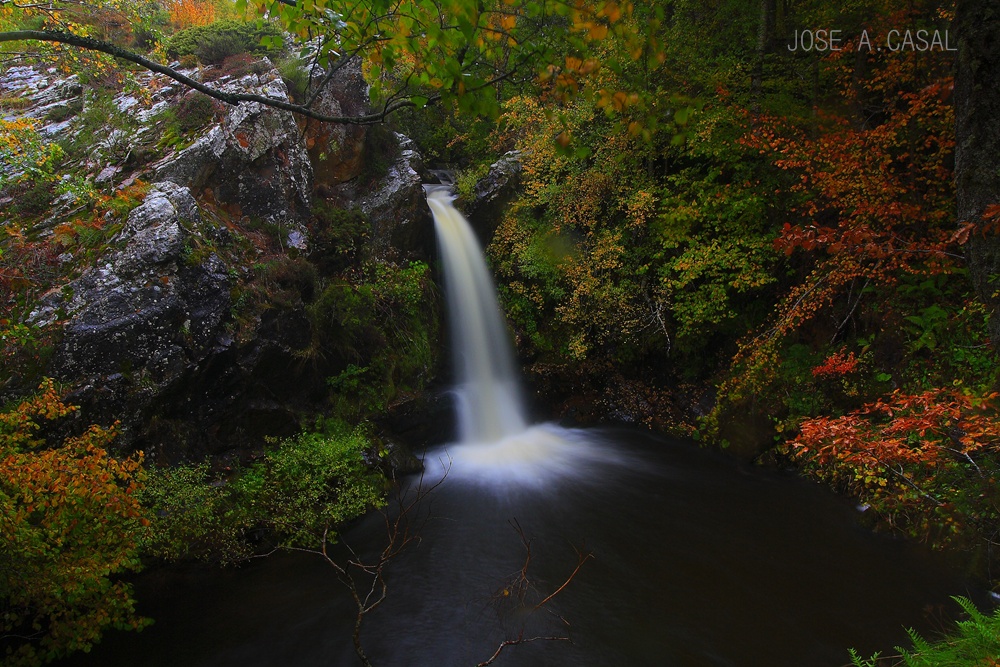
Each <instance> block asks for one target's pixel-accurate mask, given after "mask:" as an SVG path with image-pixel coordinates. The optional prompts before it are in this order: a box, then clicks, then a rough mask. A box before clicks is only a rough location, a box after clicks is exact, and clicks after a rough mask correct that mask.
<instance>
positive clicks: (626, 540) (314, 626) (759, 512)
mask: <svg viewBox="0 0 1000 667" xmlns="http://www.w3.org/2000/svg"><path fill="white" fill-rule="evenodd" d="M588 437H598V438H600V439H601V440H603V441H605V442H607V443H613V444H607V445H601V446H602V447H610V448H613V449H614V450H615V451H617V452H618V453H619V454H620V456H619V464H608V465H603V464H599V463H598V462H592V469H591V470H590V472H591V473H593V474H591V475H581V476H571V477H569V478H566V479H563V480H561V481H556V480H549V481H548V482H547V483H546V485H545V486H544V488H542V489H538V488H535V487H531V486H527V487H515V488H510V487H508V486H505V485H503V484H495V485H494V484H489V483H485V484H484V483H479V482H472V481H466V480H463V479H461V476H460V475H456V476H455V478H454V479H453V478H452V477H449V478H448V479H446V480H445V482H444V483H443V484H442V485H441V486H440V487H439V488H438V489H437V490H436V491H435V492H434V494H433V502H432V503H430V504H428V505H427V506H426V508H427V509H428V510H429V520H428V521H427V523H426V525H424V526H423V528H422V530H421V538H422V539H421V541H420V542H419V544H416V545H414V546H413V547H412V548H410V549H409V550H407V551H406V552H405V553H404V554H403V555H401V556H400V557H399V558H397V559H396V560H395V561H393V563H392V564H391V566H390V570H389V582H388V584H389V597H388V599H387V601H386V602H385V604H384V605H383V606H382V607H381V608H380V609H379V610H378V611H377V612H375V613H373V614H372V615H370V616H369V617H368V618H366V620H365V625H364V632H363V639H364V644H365V646H366V648H367V649H368V652H369V654H370V656H371V659H372V662H373V663H374V664H375V665H377V666H378V665H381V666H392V667H403V666H411V665H412V666H416V667H424V666H435V667H436V666H442V667H450V666H453V665H455V666H457V665H475V664H476V663H477V662H480V661H482V660H485V659H486V658H488V657H489V656H490V655H492V653H493V651H494V650H495V649H496V647H497V645H498V643H499V642H500V641H502V640H503V639H505V638H511V637H515V636H517V635H518V633H519V632H521V631H522V630H523V631H524V632H525V636H533V635H535V634H543V635H559V636H567V637H569V638H570V640H571V641H568V642H567V641H547V642H535V643H532V644H526V645H520V646H512V647H510V648H508V649H506V650H505V651H504V654H503V655H502V657H501V658H500V659H499V660H498V662H497V663H496V664H498V665H515V666H525V667H533V666H543V665H544V666H562V665H566V666H570V665H572V666H574V667H576V666H587V665H593V666H602V667H606V666H619V665H622V666H644V665H651V666H652V665H656V666H678V667H700V666H706V667H707V666H728V665H740V666H767V667H781V666H783V665H787V666H789V667H792V666H794V667H803V666H807V667H808V666H813V665H815V666H822V665H828V666H831V667H836V666H839V665H843V664H845V663H847V662H849V659H848V656H847V651H846V649H847V648H848V647H855V648H857V649H859V650H860V651H862V652H864V653H871V652H874V651H875V650H887V649H892V647H893V646H894V645H895V644H897V643H904V642H905V641H906V635H905V632H904V630H903V628H904V627H905V626H915V627H917V628H918V629H921V630H922V631H924V632H932V631H933V630H934V629H936V628H938V627H940V622H939V621H934V620H930V619H929V618H928V614H930V616H931V617H939V616H940V613H941V610H942V609H946V610H948V611H952V610H953V609H954V607H955V605H954V604H953V603H951V602H950V601H949V599H948V598H949V596H950V595H964V594H970V593H974V591H970V590H969V588H968V587H967V585H966V584H965V582H963V581H962V580H961V579H960V578H958V577H956V576H954V575H953V574H950V573H949V572H948V571H947V570H946V569H945V568H944V567H943V565H942V564H941V563H940V562H937V561H936V560H935V559H934V558H933V557H932V556H931V555H929V554H927V553H926V552H923V551H921V550H920V549H918V548H916V547H915V546H913V545H908V544H905V543H902V542H899V541H895V540H891V539H887V538H885V537H884V536H876V535H872V534H871V533H869V532H868V531H866V530H865V529H863V528H861V527H859V525H858V524H857V522H856V518H857V517H856V510H854V509H853V508H852V507H850V506H849V505H847V504H845V503H844V502H843V501H841V500H840V499H837V498H835V497H833V496H832V495H830V494H829V493H827V492H825V491H824V490H822V489H820V488H818V487H815V486H813V485H810V484H808V483H806V482H804V481H802V480H799V479H796V478H795V477H793V476H790V475H784V474H779V473H773V472H766V471H760V470H751V469H747V468H744V467H741V466H739V465H738V464H736V463H734V462H732V461H730V460H728V459H726V458H724V457H720V456H715V455H711V454H708V453H706V452H703V451H699V450H697V449H695V448H693V447H692V446H690V445H689V444H687V443H680V442H669V441H663V440H658V439H654V438H651V437H650V436H647V435H645V434H637V433H634V432H627V431H604V432H601V433H593V432H592V434H591V436H588ZM514 519H516V520H517V522H518V523H519V524H520V526H521V527H522V529H523V532H524V533H525V535H527V536H528V537H530V538H531V540H532V543H531V544H532V561H531V566H530V568H529V570H528V573H529V576H530V578H531V580H532V583H533V584H534V585H535V587H536V595H544V594H545V593H547V592H549V591H551V590H553V589H554V588H555V587H557V586H558V585H559V584H560V583H562V582H563V580H564V579H565V578H566V576H567V575H568V574H569V573H570V572H571V571H572V569H573V567H574V566H575V565H576V562H577V557H576V554H575V549H586V550H587V551H589V552H592V553H593V556H594V557H593V559H592V560H590V561H588V562H587V563H586V564H585V565H584V566H583V568H582V569H581V570H580V572H579V574H578V575H577V576H576V578H575V579H574V580H573V581H572V582H571V583H570V585H569V586H567V588H566V589H565V590H564V591H563V592H562V593H560V594H559V595H558V596H557V597H556V598H555V599H554V600H553V601H552V602H551V603H550V604H549V605H548V606H547V609H546V610H545V611H542V612H535V613H532V614H526V613H520V612H518V611H517V610H513V611H512V610H511V609H510V608H509V605H505V604H497V598H495V597H494V596H493V594H494V593H495V592H496V591H497V590H498V588H500V587H501V585H502V584H503V582H504V581H505V578H506V577H507V576H508V575H510V574H511V573H514V572H516V571H518V570H519V569H520V568H521V566H522V565H523V563H524V556H525V552H524V548H523V545H522V544H521V540H520V538H519V536H518V534H517V533H516V532H515V531H514V530H513V528H511V526H510V524H509V522H510V521H512V520H514ZM383 535H384V533H383V531H382V530H381V522H380V519H379V517H377V516H373V517H370V518H369V519H366V520H365V521H362V522H360V523H359V524H358V525H356V526H354V527H353V528H352V529H351V530H349V531H348V532H347V533H346V534H345V536H344V541H345V542H347V543H349V544H351V545H352V546H353V547H354V548H355V549H358V550H360V551H362V552H366V551H367V552H369V553H370V552H371V551H372V550H373V549H375V548H377V547H378V545H379V544H380V543H381V538H382V536H383ZM137 591H138V595H139V597H140V601H141V609H142V611H143V613H146V614H148V615H150V616H152V617H154V618H155V619H156V623H155V625H153V626H152V627H150V628H148V629H146V630H145V631H143V632H142V633H140V634H129V633H112V634H110V635H109V636H108V637H107V638H106V639H105V641H104V643H103V644H102V645H101V646H99V647H97V648H96V649H95V650H94V651H93V653H91V654H90V655H87V656H79V657H76V658H73V659H72V660H69V661H66V662H65V664H66V665H77V666H85V665H101V666H102V667H115V666H121V667H124V666H126V665H128V666H143V665H148V666H150V667H157V666H163V667H167V666H180V665H183V666H185V667H197V666H206V667H207V666H212V667H227V666H233V667H237V666H239V667H246V666H251V665H260V666H271V665H275V666H277V665H295V666H303V667H309V666H313V665H317V666H318V665H337V666H339V665H356V664H358V662H357V658H356V657H355V655H354V653H353V648H352V646H351V642H350V636H351V631H350V624H351V618H352V617H351V613H352V609H351V605H350V601H349V599H348V598H347V596H346V595H345V589H344V588H343V587H342V586H341V584H340V583H339V582H338V581H337V579H336V577H335V575H334V572H333V571H332V570H331V568H330V567H329V566H328V565H326V564H324V563H323V562H322V561H321V560H320V559H319V558H318V557H313V556H309V555H291V554H285V555H280V556H274V557H270V558H268V559H265V560H262V561H260V562H257V563H255V564H253V565H251V566H248V567H244V568H240V569H235V570H229V571H223V572H218V571H213V570H209V569H202V568H192V567H184V568H176V569H168V570H163V571H159V572H155V573H150V574H148V575H145V576H144V577H143V578H142V579H141V581H140V582H139V585H138V587H137ZM536 599H537V597H536ZM498 609H499V611H500V612H501V613H499V614H498V613H497V612H498ZM560 617H561V618H560ZM562 619H564V620H565V623H564V622H563V620H562Z"/></svg>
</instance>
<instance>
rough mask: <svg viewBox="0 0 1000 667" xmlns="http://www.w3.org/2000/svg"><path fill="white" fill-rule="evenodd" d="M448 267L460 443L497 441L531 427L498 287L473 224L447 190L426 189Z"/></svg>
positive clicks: (445, 266) (443, 187)
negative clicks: (487, 264)
mask: <svg viewBox="0 0 1000 667" xmlns="http://www.w3.org/2000/svg"><path fill="white" fill-rule="evenodd" d="M425 188H426V190H427V203H428V205H430V207H431V211H432V212H433V214H434V226H435V228H436V229H437V237H438V246H439V247H440V249H441V258H442V261H443V264H444V276H445V291H446V293H447V295H448V313H449V318H450V320H451V331H452V336H453V338H454V344H453V347H454V356H455V370H456V373H457V380H458V385H457V387H456V393H457V396H458V427H459V435H460V438H461V442H467V443H472V442H475V443H492V442H497V441H499V440H502V439H504V438H508V437H510V436H513V435H517V434H519V433H522V432H523V431H524V430H525V429H526V428H527V422H526V420H525V417H524V407H523V406H524V403H523V400H522V397H521V390H520V385H519V382H518V380H517V374H516V372H515V370H514V360H513V355H512V354H511V345H510V340H509V337H508V334H507V328H506V326H505V324H504V321H503V318H502V317H501V315H500V306H499V304H498V303H497V297H496V288H495V287H494V286H493V279H492V278H491V276H490V273H489V270H488V269H487V268H486V262H485V260H484V259H483V251H482V248H481V247H480V246H479V243H478V241H477V240H476V235H475V233H474V232H473V231H472V227H471V226H470V225H469V222H468V220H466V219H465V217H464V216H463V215H462V214H461V213H459V212H458V210H457V209H456V208H455V207H454V206H452V205H451V202H452V201H453V200H454V197H453V196H452V195H451V193H450V189H449V188H448V187H447V186H433V185H428V186H425Z"/></svg>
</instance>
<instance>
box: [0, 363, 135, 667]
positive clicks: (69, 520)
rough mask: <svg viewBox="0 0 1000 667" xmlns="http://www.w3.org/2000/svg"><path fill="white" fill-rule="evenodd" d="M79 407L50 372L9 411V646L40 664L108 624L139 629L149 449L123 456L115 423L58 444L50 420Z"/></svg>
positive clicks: (0, 525)
mask: <svg viewBox="0 0 1000 667" xmlns="http://www.w3.org/2000/svg"><path fill="white" fill-rule="evenodd" d="M75 409H76V408H74V407H71V406H67V405H65V404H64V403H63V402H62V400H61V399H60V398H59V396H58V394H57V393H56V390H55V387H54V386H53V384H52V382H51V381H45V382H44V383H43V384H42V386H41V388H40V391H39V393H38V394H37V395H36V396H34V397H33V398H31V399H29V400H26V401H24V402H23V403H21V404H20V405H19V406H17V407H16V408H14V409H13V410H10V411H9V412H5V413H2V414H0V655H3V659H4V660H5V662H4V664H5V665H12V666H13V665H18V666H20V665H38V664H44V663H46V662H49V661H51V660H53V659H56V658H58V657H61V656H63V655H66V654H67V653H69V652H72V651H76V650H86V649H88V648H89V647H90V646H92V645H93V644H94V643H95V642H97V641H98V640H99V639H100V636H101V633H102V631H103V630H104V629H105V628H108V627H115V628H121V629H139V628H141V627H143V625H144V624H145V621H143V620H142V619H140V618H139V617H137V616H136V614H135V608H134V606H135V602H134V600H133V599H132V594H131V588H130V586H128V585H127V584H125V583H123V582H121V581H118V580H117V579H116V575H118V574H119V573H122V572H128V571H135V570H138V569H139V566H140V563H139V557H138V542H139V537H140V534H141V531H142V530H143V528H144V526H145V525H146V524H147V523H148V522H147V520H146V519H145V517H144V516H143V511H142V508H141V507H140V505H139V502H138V500H137V497H136V496H137V493H138V491H139V489H140V487H141V484H142V467H141V466H142V454H141V453H140V454H139V455H137V456H135V457H131V458H126V459H118V458H114V457H112V456H110V455H109V454H108V451H107V446H108V445H109V444H110V442H111V441H112V440H113V439H114V437H115V429H114V427H112V428H109V429H104V428H100V427H98V426H91V427H90V428H89V429H87V430H86V431H85V432H84V433H83V434H81V435H77V436H71V437H68V438H66V439H65V440H64V441H63V442H62V443H61V444H60V445H58V446H55V447H49V446H48V445H47V444H46V442H45V439H44V438H43V437H42V435H41V434H42V429H43V425H44V424H46V423H56V422H58V421H59V420H63V419H64V418H66V417H68V416H69V415H71V414H72V413H73V412H74V411H75Z"/></svg>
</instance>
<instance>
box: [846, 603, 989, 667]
mask: <svg viewBox="0 0 1000 667" xmlns="http://www.w3.org/2000/svg"><path fill="white" fill-rule="evenodd" d="M952 599H953V600H954V601H955V602H956V603H957V604H958V606H959V607H961V608H962V611H963V612H965V614H966V615H967V616H968V619H966V620H964V621H959V622H958V623H957V624H956V629H955V631H954V632H953V633H952V634H950V635H948V636H946V637H944V638H942V639H940V640H939V641H936V642H933V643H932V642H929V641H928V640H927V639H925V638H924V637H922V636H921V635H920V633H919V632H917V631H916V630H914V629H912V628H909V629H907V631H906V634H907V635H909V637H910V642H911V643H912V644H913V646H912V647H910V648H909V649H905V648H902V647H899V646H897V647H896V649H897V650H898V651H899V653H900V660H897V661H895V662H892V663H886V662H885V660H886V659H885V658H882V659H881V661H880V658H879V656H880V654H879V653H876V654H875V655H873V656H872V657H871V658H867V659H865V658H862V657H861V656H860V655H859V654H858V652H857V651H855V650H854V649H850V650H849V651H848V653H849V654H850V656H851V664H852V665H854V667H879V665H883V666H885V665H891V667H987V666H990V665H997V664H1000V609H997V610H996V611H995V612H993V614H991V615H989V616H987V615H986V614H984V613H982V612H981V611H980V610H979V609H978V608H977V607H976V605H975V604H974V603H973V602H972V601H971V600H969V598H966V597H961V596H954V597H952Z"/></svg>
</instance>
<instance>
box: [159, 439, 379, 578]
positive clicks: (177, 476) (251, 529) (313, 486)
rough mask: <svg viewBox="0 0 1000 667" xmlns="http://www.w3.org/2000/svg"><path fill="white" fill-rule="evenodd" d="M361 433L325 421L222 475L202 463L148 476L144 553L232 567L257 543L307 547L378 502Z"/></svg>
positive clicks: (366, 442) (375, 480)
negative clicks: (149, 519) (233, 470)
mask: <svg viewBox="0 0 1000 667" xmlns="http://www.w3.org/2000/svg"><path fill="white" fill-rule="evenodd" d="M371 447H372V444H371V441H370V439H369V437H368V434H367V432H366V431H365V430H364V429H363V428H361V427H358V428H352V427H350V426H348V425H346V424H345V423H343V422H335V421H329V422H324V423H322V424H321V425H320V430H318V431H316V432H308V433H302V434H300V435H298V436H296V437H294V438H290V439H288V440H283V441H281V442H279V443H277V445H276V446H275V447H273V448H271V449H268V450H267V451H265V452H264V454H263V455H262V456H261V457H260V458H259V459H258V460H256V461H255V462H253V463H252V464H250V465H249V466H246V467H244V468H240V469H238V470H236V471H235V472H233V473H229V474H227V475H225V476H220V475H218V474H213V472H212V471H211V470H210V468H209V464H208V463H207V462H205V463H200V464H187V465H180V466H176V467H173V468H164V469H160V470H153V471H151V472H150V475H149V480H148V483H147V488H146V490H145V491H144V492H143V495H142V501H143V503H144V505H145V506H147V507H148V508H149V512H150V515H151V516H152V517H153V519H152V524H151V526H150V529H149V531H148V533H147V535H146V538H145V541H144V544H143V552H144V553H146V554H149V555H151V556H156V557H159V558H163V559H166V560H180V559H187V558H197V559H201V560H206V561H209V562H215V563H223V564H227V563H236V562H239V561H242V560H245V559H246V558H248V557H249V556H250V555H252V554H253V552H254V550H255V548H259V547H260V545H258V544H255V543H254V540H255V539H256V540H259V539H260V538H261V537H262V536H263V537H264V538H266V539H267V540H268V541H271V540H274V541H276V543H277V544H279V545H287V546H300V547H307V548H312V547H316V546H318V545H319V544H320V541H321V539H322V537H323V535H324V533H327V538H328V539H330V540H332V538H333V536H334V532H333V531H334V530H335V529H336V528H337V527H338V526H339V525H340V524H342V523H343V522H345V521H348V520H350V519H353V518H355V517H356V516H358V515H360V514H363V513H364V512H365V511H367V510H368V509H370V508H371V507H376V506H379V505H381V503H382V488H383V480H382V478H381V477H380V476H379V475H378V474H377V473H374V472H372V471H371V470H370V469H369V468H368V467H367V466H366V465H365V464H364V461H363V459H362V452H363V451H365V450H366V449H369V448H371Z"/></svg>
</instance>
